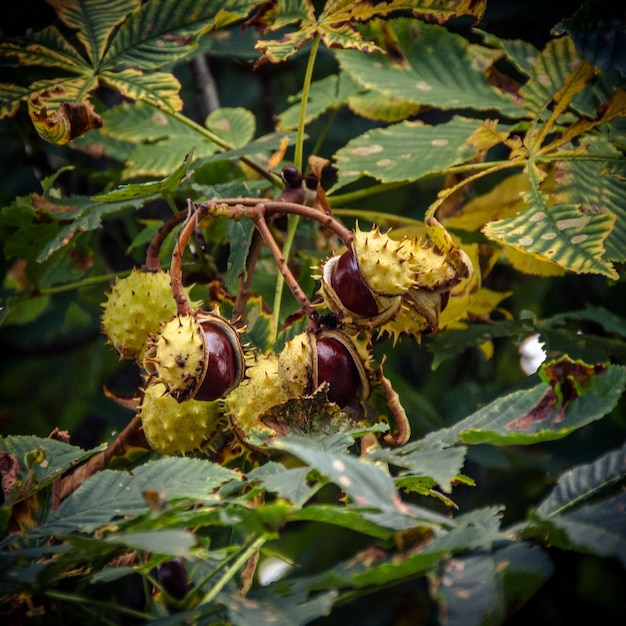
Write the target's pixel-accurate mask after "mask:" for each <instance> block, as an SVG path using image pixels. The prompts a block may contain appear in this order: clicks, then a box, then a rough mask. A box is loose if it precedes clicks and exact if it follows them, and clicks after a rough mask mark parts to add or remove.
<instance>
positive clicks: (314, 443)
mask: <svg viewBox="0 0 626 626" xmlns="http://www.w3.org/2000/svg"><path fill="white" fill-rule="evenodd" d="M271 446H272V447H273V448H276V449H278V450H283V451H285V452H289V453H290V454H293V455H294V456H296V457H298V458H299V459H300V460H301V461H304V462H305V463H306V464H307V465H308V466H310V467H311V468H314V469H316V470H317V471H318V472H320V474H322V475H324V476H326V477H327V478H328V479H329V480H331V481H332V482H333V483H335V484H336V485H337V486H338V487H340V488H341V489H342V490H343V491H345V493H346V494H347V495H348V497H349V498H350V500H351V501H352V502H353V504H354V505H356V506H358V507H360V508H369V509H377V510H378V511H380V513H381V515H378V516H377V515H372V516H370V515H367V517H368V518H369V519H372V520H374V521H376V522H377V523H378V524H380V525H381V526H383V527H392V528H393V527H399V528H402V527H407V526H411V525H415V524H416V523H417V520H418V519H419V520H420V521H421V522H423V523H434V524H438V523H447V520H446V519H445V518H444V517H442V516H439V515H437V514H435V513H432V512H430V511H426V509H419V508H418V507H413V506H411V505H407V504H405V503H403V502H402V501H401V499H400V495H399V493H398V491H397V489H396V486H395V484H394V482H393V479H392V478H391V476H390V475H389V474H388V473H387V472H385V471H384V470H382V469H381V468H380V467H379V466H377V465H374V464H373V463H370V462H368V461H366V460H358V459H356V458H354V457H352V456H350V455H346V454H341V453H340V454H337V453H332V452H329V451H327V450H326V449H325V447H324V440H311V439H308V438H306V437H301V436H290V437H288V438H287V437H284V438H274V439H272V440H271ZM387 525H389V526H387Z"/></svg>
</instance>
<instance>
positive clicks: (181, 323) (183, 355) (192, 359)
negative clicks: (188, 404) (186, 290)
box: [144, 315, 207, 402]
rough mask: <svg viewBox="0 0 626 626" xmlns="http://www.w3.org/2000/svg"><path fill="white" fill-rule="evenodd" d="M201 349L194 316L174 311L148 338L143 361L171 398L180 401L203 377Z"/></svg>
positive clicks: (201, 336) (200, 334) (201, 338)
mask: <svg viewBox="0 0 626 626" xmlns="http://www.w3.org/2000/svg"><path fill="white" fill-rule="evenodd" d="M205 350H206V345H205V339H204V331H203V330H202V327H201V326H200V324H199V323H198V320H197V319H196V317H195V316H194V315H176V316H174V317H173V318H172V319H171V320H169V321H168V322H166V323H165V324H163V326H162V327H161V331H160V332H159V333H158V334H157V335H154V336H153V337H152V338H151V340H150V342H149V344H148V347H147V349H146V358H145V359H144V365H145V368H146V370H147V371H148V373H149V374H150V375H151V376H153V377H154V379H155V380H156V381H158V382H162V383H163V384H164V385H165V387H166V389H167V391H168V393H169V394H170V395H171V396H172V397H173V398H175V399H176V400H178V401H179V402H183V401H184V400H186V399H187V398H189V397H190V396H191V395H192V394H193V393H194V391H195V390H196V389H197V387H198V384H199V382H200V381H202V380H203V378H204V373H205V371H206V366H207V362H206V359H205Z"/></svg>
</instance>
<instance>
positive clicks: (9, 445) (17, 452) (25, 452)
mask: <svg viewBox="0 0 626 626" xmlns="http://www.w3.org/2000/svg"><path fill="white" fill-rule="evenodd" d="M100 449H101V448H96V449H94V450H89V451H87V452H85V450H83V449H81V448H78V447H76V446H71V445H69V444H67V443H63V442H62V441H57V440H56V439H50V438H45V439H44V438H41V437H34V436H31V435H20V436H9V437H3V438H0V450H2V451H3V452H6V453H8V454H11V455H13V457H15V459H16V461H17V462H18V463H19V472H18V473H17V474H16V476H15V478H16V479H17V483H16V486H17V490H16V491H15V492H13V493H12V496H11V499H12V500H13V501H16V500H15V498H17V499H23V498H25V497H26V496H28V495H30V494H31V493H33V492H34V491H36V490H37V489H41V488H43V487H45V486H46V485H49V484H50V483H51V482H52V481H53V480H55V479H57V478H59V477H60V476H61V475H62V474H63V473H64V472H65V471H67V470H68V469H70V468H71V467H73V466H75V465H77V464H78V463H80V462H81V461H84V460H85V459H88V458H89V457H90V456H92V455H93V454H95V453H96V452H98V451H99V450H100ZM31 478H32V479H34V483H32V484H31V483H29V482H28V481H29V480H30V479H31Z"/></svg>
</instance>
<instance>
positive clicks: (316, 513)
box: [289, 504, 394, 539]
mask: <svg viewBox="0 0 626 626" xmlns="http://www.w3.org/2000/svg"><path fill="white" fill-rule="evenodd" d="M289 520H290V521H293V522H296V521H302V522H319V523H322V524H332V525H333V526H340V527H342V528H349V529H350V530H352V531H354V532H357V533H362V534H364V535H368V536H370V537H376V538H378V539H389V538H390V537H392V535H393V532H394V531H392V530H391V529H388V528H383V527H381V526H380V525H378V524H375V523H374V522H372V521H370V520H368V519H366V518H365V517H363V513H362V512H361V511H359V510H353V509H348V508H345V507H341V506H336V505H327V504H309V505H307V506H305V507H303V508H302V509H300V510H299V511H293V512H292V513H291V514H290V515H289Z"/></svg>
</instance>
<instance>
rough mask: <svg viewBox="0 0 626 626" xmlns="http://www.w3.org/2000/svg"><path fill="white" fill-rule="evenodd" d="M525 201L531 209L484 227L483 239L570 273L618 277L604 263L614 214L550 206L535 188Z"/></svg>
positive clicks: (570, 204) (596, 209)
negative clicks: (484, 236) (605, 242)
mask: <svg viewBox="0 0 626 626" xmlns="http://www.w3.org/2000/svg"><path fill="white" fill-rule="evenodd" d="M524 198H525V200H526V202H527V203H528V204H529V205H530V206H531V208H529V209H527V210H526V211H523V212H522V213H519V214H518V215H516V216H515V217H511V218H507V219H501V220H495V221H493V222H490V223H488V224H486V225H485V227H484V228H483V232H484V233H485V235H487V236H488V237H489V238H490V239H494V240H495V241H498V242H502V243H505V244H507V245H509V246H512V247H513V248H515V249H517V250H519V251H520V252H524V253H526V254H531V255H534V256H537V257H538V258H540V259H543V260H547V261H550V262H552V263H557V264H558V265H561V266H562V267H563V268H565V269H567V270H569V271H573V272H578V273H598V274H604V275H605V276H608V277H610V278H613V279H615V278H617V277H618V274H617V272H616V271H615V269H614V268H613V266H612V264H611V263H608V262H607V261H605V260H604V259H603V257H604V253H605V248H604V240H605V239H606V238H607V237H608V235H609V233H610V232H611V230H612V229H613V226H614V224H615V219H616V218H615V215H614V214H613V213H609V212H608V211H606V209H604V208H603V207H602V206H600V207H598V206H597V205H586V206H585V205H581V204H575V203H574V202H571V201H570V202H567V203H560V204H550V203H549V197H548V196H546V195H545V194H543V193H541V192H540V191H539V190H537V189H536V188H535V189H533V190H531V191H529V192H527V193H526V194H525V196H524Z"/></svg>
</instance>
